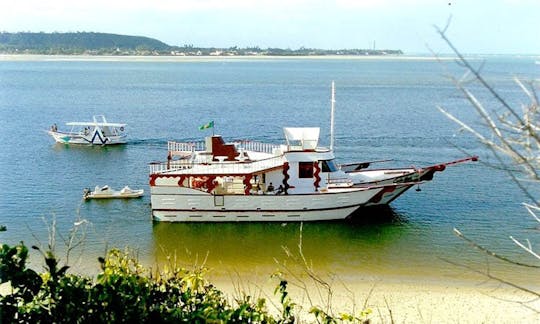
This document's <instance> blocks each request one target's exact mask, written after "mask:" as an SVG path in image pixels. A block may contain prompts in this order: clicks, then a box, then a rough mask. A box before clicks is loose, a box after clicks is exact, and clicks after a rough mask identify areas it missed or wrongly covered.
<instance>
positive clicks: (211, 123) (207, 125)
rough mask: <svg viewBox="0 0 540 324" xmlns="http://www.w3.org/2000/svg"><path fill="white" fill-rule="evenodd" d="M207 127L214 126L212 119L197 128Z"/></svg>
mask: <svg viewBox="0 0 540 324" xmlns="http://www.w3.org/2000/svg"><path fill="white" fill-rule="evenodd" d="M208 128H214V121H213V120H212V121H211V122H209V123H206V124H204V125H201V126H199V130H203V129H208Z"/></svg>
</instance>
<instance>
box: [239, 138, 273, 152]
mask: <svg viewBox="0 0 540 324" xmlns="http://www.w3.org/2000/svg"><path fill="white" fill-rule="evenodd" d="M233 144H234V145H235V146H236V148H237V149H241V150H244V151H253V152H260V153H268V154H273V153H274V152H275V151H276V150H279V149H280V147H281V146H280V145H278V144H270V143H263V142H254V141H235V142H233Z"/></svg>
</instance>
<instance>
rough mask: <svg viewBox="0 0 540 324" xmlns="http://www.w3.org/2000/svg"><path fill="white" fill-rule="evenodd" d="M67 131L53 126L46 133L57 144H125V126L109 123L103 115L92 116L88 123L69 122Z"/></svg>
mask: <svg viewBox="0 0 540 324" xmlns="http://www.w3.org/2000/svg"><path fill="white" fill-rule="evenodd" d="M66 126H68V127H70V130H69V131H60V130H58V127H57V126H56V124H55V125H53V126H51V128H50V130H49V131H47V133H48V134H49V135H51V136H52V137H53V138H54V140H55V141H56V142H57V143H63V144H78V145H113V144H124V143H126V138H127V134H126V130H125V128H126V124H121V123H109V122H107V120H106V119H105V116H103V115H96V116H93V120H92V121H90V122H69V123H66Z"/></svg>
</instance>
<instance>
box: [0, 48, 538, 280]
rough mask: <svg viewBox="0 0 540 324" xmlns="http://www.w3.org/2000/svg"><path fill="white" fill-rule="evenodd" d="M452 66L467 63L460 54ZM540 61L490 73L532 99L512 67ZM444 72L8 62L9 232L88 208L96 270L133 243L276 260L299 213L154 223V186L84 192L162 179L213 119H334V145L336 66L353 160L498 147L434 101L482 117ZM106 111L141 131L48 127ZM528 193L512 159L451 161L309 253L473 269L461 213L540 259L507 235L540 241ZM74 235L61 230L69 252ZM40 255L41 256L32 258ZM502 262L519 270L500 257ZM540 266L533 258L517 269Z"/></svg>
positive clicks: (1, 85) (4, 176) (245, 124)
mask: <svg viewBox="0 0 540 324" xmlns="http://www.w3.org/2000/svg"><path fill="white" fill-rule="evenodd" d="M447 67H448V68H449V69H450V70H451V71H455V72H458V70H457V67H456V66H455V65H453V64H451V63H448V66H447ZM539 69H540V66H539V65H535V64H534V59H525V58H521V59H507V58H488V60H487V63H486V66H485V68H484V71H485V75H486V77H487V78H488V79H489V81H490V82H492V83H493V84H494V85H495V87H496V88H497V89H498V90H499V91H500V92H501V93H502V94H503V95H504V96H506V97H507V98H508V99H509V101H510V103H511V104H515V105H519V104H520V103H522V102H525V100H526V98H524V96H523V95H522V94H521V92H520V90H519V89H518V88H517V86H515V85H514V84H513V82H512V77H513V76H514V75H518V76H521V77H523V78H525V79H538V77H539V75H540V71H539ZM444 73H446V72H445V70H444V69H443V67H442V66H441V65H440V64H439V63H436V62H433V61H430V60H400V59H396V60H337V59H336V60H333V59H325V60H314V59H310V60H301V59H294V60H292V59H279V60H272V59H265V60H213V61H188V62H127V61H121V62H98V61H91V62H84V61H0V139H1V141H2V148H1V154H0V167H1V170H2V172H1V173H0V185H1V188H2V189H1V194H0V224H3V225H6V226H7V228H8V230H7V231H6V232H1V233H0V241H1V242H5V243H9V244H15V243H17V242H19V241H21V240H23V241H25V242H26V243H27V244H36V243H37V242H38V241H40V242H42V243H45V242H46V240H47V229H46V225H45V223H44V221H43V219H45V220H47V221H48V222H51V220H52V219H55V220H56V227H57V232H58V233H60V234H62V235H64V236H66V235H67V234H68V232H69V229H70V228H71V227H72V226H73V223H74V222H76V221H77V220H79V218H82V219H86V220H87V221H88V222H89V223H88V226H87V228H86V231H87V237H86V239H85V244H84V246H83V249H82V250H78V254H76V256H80V259H77V262H75V261H74V263H75V265H77V267H78V269H80V270H82V271H86V272H94V271H96V269H97V262H96V258H97V257H98V256H100V255H103V253H104V251H105V250H106V249H107V248H109V247H120V248H123V247H126V246H128V247H130V248H132V249H135V250H136V251H137V252H138V254H139V257H140V258H141V260H143V262H145V263H147V264H150V263H152V262H154V261H158V262H162V261H163V260H164V259H165V255H166V254H167V253H176V254H177V255H178V257H179V259H180V260H182V262H186V263H193V262H199V263H200V262H202V261H201V260H202V259H204V258H206V259H207V261H206V263H207V265H208V266H209V267H210V268H212V269H213V270H212V271H213V273H214V274H216V275H217V276H219V275H220V274H224V273H225V272H227V271H230V270H231V269H232V270H233V271H238V272H239V273H251V274H253V273H258V274H261V275H269V274H270V273H271V272H273V271H274V269H275V267H276V266H275V263H274V261H273V260H274V258H277V259H280V258H284V254H283V252H282V246H288V247H290V248H292V249H294V248H295V247H296V245H297V244H298V240H299V229H300V225H299V224H295V223H288V224H281V223H280V224H163V223H161V224H154V223H152V221H151V218H150V206H149V202H150V197H149V196H148V195H147V196H145V197H144V198H143V199H140V200H129V201H128V200H126V201H90V202H82V201H81V195H82V190H83V188H85V187H91V188H93V187H94V186H95V185H105V184H108V185H110V186H112V187H113V188H120V187H122V186H124V185H129V186H131V187H132V188H144V189H145V190H146V191H147V192H148V189H149V188H148V184H147V178H148V166H147V165H148V163H149V162H151V161H155V160H164V159H165V157H166V142H167V140H179V141H185V140H188V141H191V140H199V139H202V136H204V135H205V134H206V133H205V132H202V131H199V130H198V129H197V126H199V125H201V124H204V123H206V122H208V121H210V120H214V121H215V125H216V128H215V131H216V133H219V134H222V135H223V136H224V138H225V139H229V140H233V139H252V140H259V141H270V142H276V143H279V142H281V141H282V133H281V129H282V127H283V126H320V127H321V137H322V140H321V141H322V144H328V142H329V141H328V133H329V115H330V109H329V106H330V105H329V98H330V83H331V81H332V80H335V82H336V87H337V91H336V96H337V106H336V109H337V110H336V155H337V157H338V160H339V162H352V161H367V160H379V159H392V160H393V161H391V162H387V163H386V164H385V165H388V166H394V165H395V166H399V165H405V166H408V165H411V164H412V165H416V166H423V165H429V164H433V163H437V162H444V161H449V160H453V159H457V158H461V157H464V156H465V153H462V152H460V151H459V150H458V149H457V148H456V145H457V146H459V147H462V148H464V149H465V150H467V151H468V152H471V153H474V154H478V155H480V157H481V158H482V159H486V157H487V152H486V150H485V149H484V148H482V147H481V146H479V145H478V144H477V143H476V142H475V140H474V139H472V138H470V137H469V136H466V135H463V134H458V133H457V127H456V125H455V124H453V123H452V122H450V121H449V120H447V119H446V118H445V117H444V116H443V115H441V114H440V113H439V112H438V110H437V109H436V106H437V105H443V106H445V107H447V108H448V109H451V110H452V111H454V112H455V113H456V114H457V115H459V116H460V117H462V118H464V119H466V120H467V121H470V122H472V123H474V122H475V119H474V115H473V114H472V113H471V109H470V106H469V105H468V104H467V103H466V102H465V101H464V100H463V99H462V98H461V96H460V94H459V93H458V92H457V90H456V89H455V88H454V87H453V86H452V84H451V83H450V82H449V81H448V80H447V79H446V78H445V77H444ZM474 89H475V88H474V87H473V90H474ZM477 91H478V92H477V93H478V94H479V95H480V97H481V98H486V100H489V99H488V97H486V96H485V94H483V93H482V92H481V91H480V90H477ZM497 108H498V106H494V107H493V109H497ZM95 114H105V115H106V117H107V118H108V119H109V120H110V121H114V122H125V123H127V124H128V131H129V134H130V139H129V144H127V145H124V146H119V147H103V148H102V147H67V146H63V145H57V144H54V143H53V141H52V139H51V138H49V137H48V136H47V134H46V133H45V130H46V129H47V128H48V127H49V126H50V125H51V124H53V123H58V125H59V126H60V125H63V124H64V123H65V122H68V121H80V120H89V119H90V118H91V117H92V115H95ZM456 134H457V135H456ZM525 200H526V199H525V198H524V197H523V195H522V194H521V193H520V192H519V191H518V190H517V189H516V187H515V186H514V185H513V184H512V183H511V182H510V181H509V179H508V178H507V176H506V175H505V174H504V173H501V172H499V171H496V170H493V169H490V168H487V167H486V166H484V165H483V164H480V163H474V164H472V163H471V164H464V165H459V166H456V167H450V168H448V169H447V170H446V171H444V172H443V173H439V174H437V175H436V178H435V180H434V181H433V182H430V183H428V184H426V185H423V186H422V191H420V192H416V191H414V190H411V191H409V192H407V193H406V194H405V195H404V196H402V197H401V198H399V199H398V200H397V201H395V202H394V203H393V204H392V209H391V210H386V211H378V210H376V211H370V212H369V214H370V215H369V216H371V218H377V217H379V216H381V215H382V214H385V215H386V216H388V215H390V217H386V218H385V220H384V221H378V222H370V223H368V224H366V223H365V222H356V223H347V222H345V223H344V222H338V223H306V224H304V225H303V232H302V238H303V248H304V253H305V255H306V257H307V258H308V259H310V260H312V261H313V263H314V265H315V266H316V268H317V269H319V270H321V271H332V272H334V273H337V274H338V275H339V276H341V277H342V278H349V279H351V280H354V279H361V278H364V277H373V276H382V277H387V276H388V277H395V276H399V277H401V278H412V280H414V279H415V278H416V279H420V278H421V279H422V280H425V279H426V278H433V279H434V280H440V279H444V280H447V279H448V280H450V279H454V278H460V279H463V278H467V277H470V276H471V275H470V273H469V272H467V271H465V270H463V269H462V268H459V267H455V266H452V265H449V264H448V263H446V262H445V261H443V260H442V259H451V260H455V261H457V262H460V263H465V264H467V265H474V266H480V267H485V264H486V260H485V258H484V256H483V255H482V254H480V253H477V252H474V251H472V250H471V248H470V247H468V246H467V245H466V244H465V243H464V242H462V241H460V240H459V239H458V238H456V237H455V236H454V235H453V234H452V229H453V228H454V227H457V228H459V229H460V230H462V231H463V232H464V233H466V234H468V235H470V236H471V237H473V238H475V239H476V240H477V241H478V242H480V243H481V244H484V245H486V246H489V247H490V248H491V249H493V250H496V251H498V252H500V253H501V254H504V255H506V256H510V257H513V258H516V259H518V260H523V261H527V260H530V259H529V258H528V257H527V256H526V255H524V254H523V253H521V252H519V250H518V249H517V248H516V247H515V246H514V245H513V243H512V242H511V241H510V240H509V239H508V236H509V235H513V236H515V237H518V238H529V239H531V240H532V243H533V244H534V243H536V246H538V244H539V243H540V241H539V240H540V238H539V236H538V232H537V230H536V231H535V229H534V226H536V225H535V223H534V222H533V220H532V218H530V217H529V216H528V215H527V214H526V212H525V210H524V209H523V208H522V207H521V205H520V202H522V201H525ZM366 213H367V212H366ZM366 213H364V214H366ZM359 216H360V217H362V216H365V215H359ZM63 246H64V245H63V243H62V242H61V240H60V239H58V241H57V248H58V250H59V251H63V250H64V248H63ZM72 260H75V259H73V258H72ZM39 262H40V260H39V259H37V258H33V261H32V264H33V265H34V266H36V267H39V264H40V263H39ZM490 266H491V267H493V268H495V269H496V271H499V273H501V274H504V275H509V274H510V273H515V274H516V272H515V271H516V269H511V268H507V267H505V266H503V265H499V264H497V263H492V262H491V261H490ZM537 275H538V272H537V271H536V272H531V270H522V269H520V270H519V272H518V273H517V274H516V276H518V277H521V278H528V279H530V278H537ZM533 280H536V279H533Z"/></svg>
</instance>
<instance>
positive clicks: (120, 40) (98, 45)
mask: <svg viewBox="0 0 540 324" xmlns="http://www.w3.org/2000/svg"><path fill="white" fill-rule="evenodd" d="M0 54H45V55H176V56H236V55H269V56H316V55H362V56H364V55H401V54H403V52H402V51H401V50H390V49H385V50H375V49H340V50H326V49H314V48H305V47H301V48H299V49H290V48H287V49H282V48H267V49H261V48H259V47H246V48H239V47H237V46H233V47H228V48H217V47H209V48H208V47H195V46H193V45H183V46H171V45H168V44H165V43H163V42H161V41H159V40H157V39H153V38H149V37H143V36H127V35H117V34H108V33H93V32H75V33H44V32H40V33H31V32H19V33H8V32H0Z"/></svg>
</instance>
